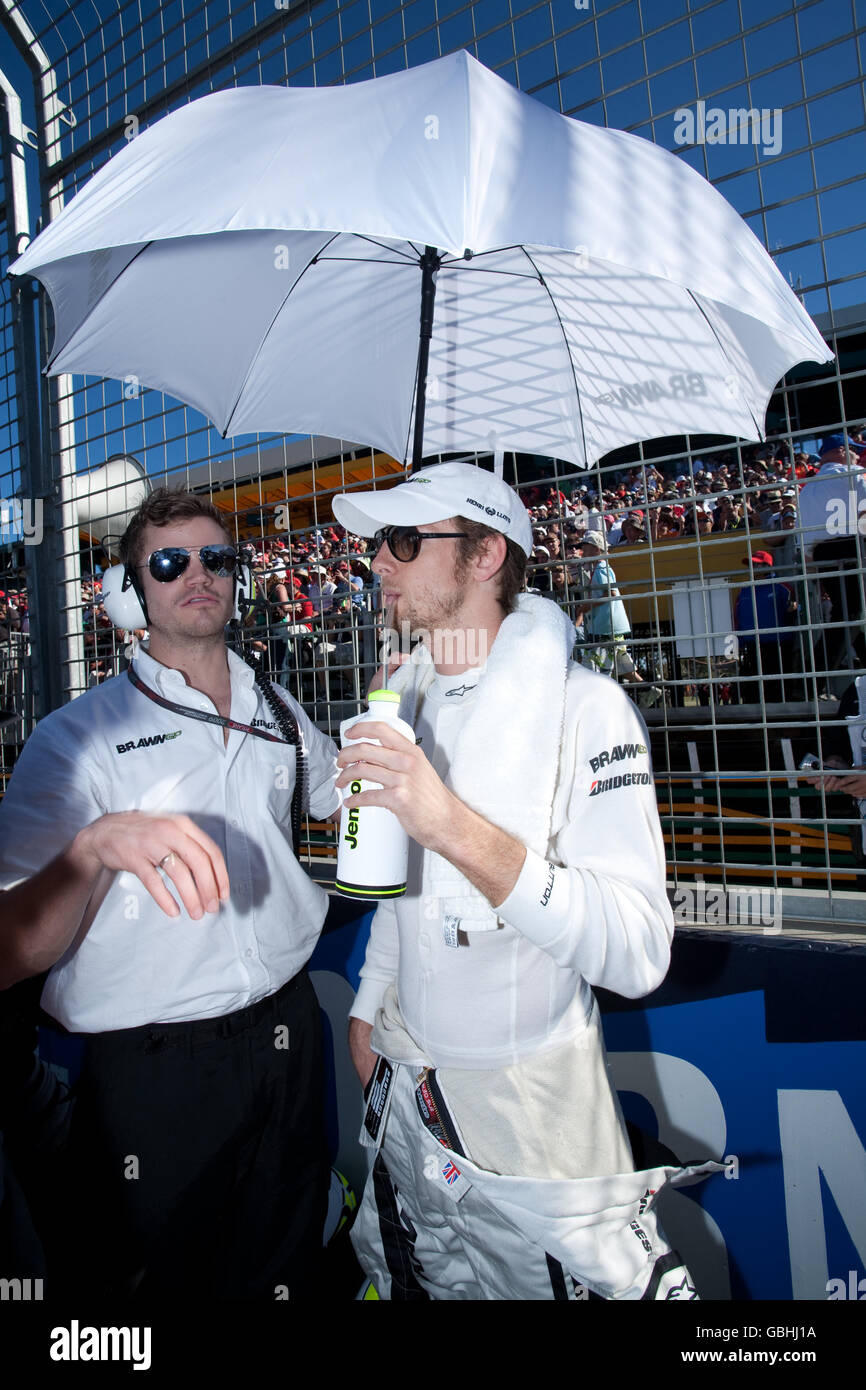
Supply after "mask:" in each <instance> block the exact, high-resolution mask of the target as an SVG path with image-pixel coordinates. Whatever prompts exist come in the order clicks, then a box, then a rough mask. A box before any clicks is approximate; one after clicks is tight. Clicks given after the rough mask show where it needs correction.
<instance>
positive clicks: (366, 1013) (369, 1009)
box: [349, 976, 389, 1023]
mask: <svg viewBox="0 0 866 1390" xmlns="http://www.w3.org/2000/svg"><path fill="white" fill-rule="evenodd" d="M388 984H389V981H388V980H372V979H369V978H364V977H363V976H362V978H361V983H360V985H359V986H358V993H357V994H356V995H355V999H354V1002H353V1004H352V1007H351V1009H350V1010H349V1017H350V1018H360V1019H363V1021H364V1023H375V1021H376V1014H377V1013H378V1011H379V1009H380V1008H381V1007H382V1000H383V999H384V997H385V990H386V989H387V988H388Z"/></svg>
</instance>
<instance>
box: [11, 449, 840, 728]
mask: <svg viewBox="0 0 866 1390" xmlns="http://www.w3.org/2000/svg"><path fill="white" fill-rule="evenodd" d="M840 450H841V453H840ZM864 450H866V443H864V429H863V427H859V428H852V429H850V430H849V431H848V434H847V437H845V436H842V435H841V434H840V435H832V436H828V437H825V438H824V439H823V440H821V441H820V442H818V441H816V448H815V451H813V452H805V451H802V450H801V451H798V452H793V451H792V450H791V447H790V445H789V444H787V443H784V442H782V443H778V444H773V443H767V444H764V445H757V446H755V447H753V448H750V449H738V448H731V449H728V450H722V451H716V452H713V453H712V454H707V455H706V456H705V457H703V458H698V459H691V460H689V459H687V458H684V459H683V460H682V461H681V463H680V464H679V465H678V464H677V461H676V460H673V461H671V460H669V459H666V460H665V462H664V467H663V468H662V467H657V466H655V465H654V464H652V463H640V464H635V465H633V466H630V467H626V468H622V469H619V470H615V471H606V473H605V474H604V475H603V474H602V473H601V471H600V470H595V471H589V472H587V473H585V474H578V475H576V476H574V477H572V478H570V479H569V480H568V481H567V482H563V481H561V480H556V481H554V482H550V481H549V480H548V481H545V480H540V481H538V482H536V483H534V484H533V485H531V486H528V487H525V488H522V489H521V496H522V498H523V501H524V503H525V505H526V506H527V508H528V510H529V512H530V516H531V518H532V523H533V542H534V546H533V551H532V555H531V557H530V560H529V566H528V573H527V584H528V587H529V588H530V589H532V590H533V591H535V592H539V593H543V594H549V595H550V596H551V597H554V598H556V599H558V600H559V601H560V602H561V603H563V604H564V605H565V606H566V607H567V608H568V610H569V612H570V614H571V616H572V618H573V619H574V621H575V623H576V629H577V633H578V648H577V656H578V659H580V660H585V661H586V660H588V661H589V662H590V664H593V665H595V666H596V667H597V668H598V669H600V670H603V671H606V672H607V673H608V674H610V675H614V676H616V677H617V678H618V679H622V680H623V681H624V682H625V683H626V684H628V685H631V684H637V683H640V682H641V675H640V672H639V671H638V669H637V666H636V664H635V662H634V661H633V660H632V658H631V657H630V656H629V655H628V653H627V651H626V650H625V643H626V640H627V639H628V637H629V633H630V629H629V624H628V619H627V616H625V608H626V607H627V601H628V600H627V595H625V596H622V597H621V596H620V594H619V591H618V589H617V587H616V574H615V566H616V554H617V553H618V552H619V553H621V552H622V550H623V549H624V548H625V547H639V546H642V545H643V546H646V545H651V546H663V545H667V544H671V543H674V544H675V543H676V542H677V541H682V540H688V541H692V542H694V541H698V542H700V541H702V540H705V539H712V538H713V537H717V536H721V535H724V534H727V533H734V534H736V533H742V535H743V563H744V564H747V565H748V566H749V572H750V575H757V574H758V573H759V572H760V573H762V574H765V575H766V576H768V577H769V576H772V577H773V578H774V579H775V578H778V579H779V580H780V581H783V580H784V579H785V577H786V576H788V577H789V583H788V586H787V595H788V596H787V598H786V596H785V594H783V593H782V591H781V588H780V589H779V594H778V597H774V598H773V605H775V606H774V607H772V611H771V612H770V620H771V621H772V622H775V623H776V626H777V627H778V629H780V630H781V629H785V628H790V629H791V634H787V633H785V632H781V634H779V633H777V634H776V635H777V637H779V636H780V644H781V647H782V648H783V649H785V648H786V642H787V638H788V636H789V635H793V630H794V629H795V628H796V627H797V626H798V625H800V624H802V622H803V621H804V608H805V607H806V606H807V605H805V604H804V602H803V595H802V594H798V592H797V586H796V585H795V584H794V583H793V582H791V581H790V577H791V576H794V575H795V574H796V572H797V569H798V566H800V570H801V572H802V566H801V551H802V548H803V547H802V527H801V517H800V498H801V495H802V489H803V488H804V487H805V486H808V484H809V481H810V480H811V479H813V478H815V476H816V475H817V474H818V472H819V470H820V469H821V468H822V465H823V463H824V460H825V458H831V457H832V458H833V459H835V458H837V457H841V458H844V457H845V455H846V453H847V454H848V457H849V458H850V460H851V465H852V466H853V464H854V462H855V461H856V462H857V464H858V465H859V459H860V455H861V452H862V451H864ZM849 451H850V452H849ZM753 536H759V537H760V539H759V540H758V541H756V543H755V544H754V545H753V543H752V537H753ZM245 544H246V546H247V551H248V554H249V555H250V556H251V559H252V571H253V576H254V579H255V595H254V598H253V600H252V604H251V607H250V608H249V610H248V612H247V615H246V618H245V620H244V637H245V645H246V646H247V648H248V650H249V651H250V652H251V653H252V654H253V659H254V660H257V661H260V662H262V663H263V664H264V665H265V666H266V668H267V669H268V670H269V672H270V674H271V675H272V676H273V677H274V678H276V679H283V680H284V682H285V683H288V675H289V673H290V671H292V670H294V671H295V672H297V670H298V668H299V666H300V665H303V664H305V663H308V664H310V665H311V666H312V667H316V666H317V665H318V666H324V667H329V666H331V667H334V668H335V669H338V668H342V669H343V670H348V669H349V668H350V667H351V666H352V665H353V664H357V663H358V660H359V646H358V632H359V630H360V629H364V628H365V627H370V626H372V624H373V622H374V621H375V617H376V614H377V612H378V607H379V603H378V578H377V576H376V575H375V574H373V572H372V570H371V565H370V556H369V554H368V543H367V542H366V541H365V540H363V539H361V538H359V537H355V536H351V535H347V534H346V533H345V532H344V531H343V529H342V528H341V527H339V526H337V525H335V524H332V523H328V522H322V523H321V524H320V525H318V526H316V527H314V528H313V529H312V530H310V531H307V532H305V533H303V534H295V535H289V534H285V535H278V536H270V537H258V538H253V539H252V540H250V539H247V540H246V542H245ZM96 557H98V558H96ZM100 560H101V561H102V562H103V563H104V564H108V563H110V562H111V561H110V559H109V557H107V556H105V555H102V554H100V553H99V552H92V551H90V550H82V581H81V602H82V609H83V630H84V648H85V657H86V662H87V680H88V683H89V684H95V683H98V682H100V681H101V680H104V679H105V678H106V677H107V676H109V675H112V674H114V673H115V672H116V671H117V670H118V669H120V667H121V666H122V665H123V664H124V660H123V658H124V654H125V655H126V656H127V657H128V656H129V654H130V652H131V650H132V645H131V644H132V642H133V639H134V638H136V637H139V638H140V637H141V636H142V633H140V632H139V633H130V632H122V631H119V630H116V629H115V628H114V626H113V624H112V623H111V620H110V619H109V618H108V615H107V614H106V612H105V609H104V606H103V604H102V601H101V576H102V572H103V563H99V561H100ZM88 566H89V567H88ZM2 583H3V584H4V585H5V587H3V588H0V646H3V645H5V646H6V647H7V648H8V646H9V644H10V642H13V641H16V640H17V641H18V642H19V644H20V642H22V641H24V640H26V637H27V634H28V632H29V604H28V595H27V590H26V585H25V582H24V576H23V572H22V573H21V574H19V575H18V576H17V577H16V576H13V577H12V578H11V579H10V578H9V577H7V578H6V579H5V580H4V581H2ZM828 587H830V586H828ZM602 589H603V590H604V592H602ZM764 597H768V596H767V595H765V596H764ZM768 601H769V599H768ZM818 601H819V603H822V604H823V608H822V609H821V611H820V613H819V617H821V616H823V617H824V618H825V619H826V618H828V617H829V616H830V595H829V594H827V593H825V592H824V590H823V588H822V587H820V586H819V589H818ZM765 607H766V605H765ZM751 611H752V619H751V621H752V632H751V634H749V633H746V634H745V641H744V645H743V648H742V649H741V651H740V661H741V666H742V667H743V669H742V670H741V673H740V674H741V675H742V676H743V677H744V678H745V677H749V676H751V677H753V676H755V675H756V674H761V670H760V669H759V670H758V671H757V672H756V670H755V669H754V668H755V665H756V662H755V657H754V654H755V652H756V651H757V650H758V648H759V647H762V646H763V648H764V651H763V655H764V661H763V662H760V661H759V662H757V666H758V668H762V667H765V668H767V670H766V675H768V676H770V677H773V676H775V675H776V674H778V673H779V672H778V671H777V670H776V669H775V667H776V666H777V665H778V667H779V669H780V670H782V671H784V670H786V669H787V670H789V671H790V669H791V668H792V666H794V665H796V666H800V665H802V659H803V644H802V642H800V644H799V648H798V650H799V657H798V659H797V660H796V661H795V660H794V659H793V655H792V654H793V652H794V646H793V645H791V646H790V651H789V653H788V656H787V659H786V652H785V650H782V652H781V654H780V656H779V661H778V663H777V662H776V661H775V658H774V654H773V650H771V649H770V648H768V647H767V645H766V644H765V643H762V642H761V640H760V639H761V636H762V634H761V632H760V630H759V629H760V626H761V622H762V621H763V623H764V626H766V625H767V621H768V619H767V617H766V614H765V616H764V617H763V619H762V618H761V617H760V615H759V613H758V603H757V601H755V603H754V605H753V608H752V610H751ZM619 615H622V616H619ZM774 615H775V617H774ZM747 616H748V615H747ZM617 628H619V630H617ZM16 634H20V636H18V637H17V638H16V636H15V635H16ZM750 636H751V641H750ZM755 638H757V639H758V640H757V641H756V640H755ZM771 646H772V644H771ZM646 678H647V673H646V672H645V679H646ZM648 678H649V682H650V683H651V682H652V680H653V679H658V678H659V673H658V672H656V673H655V674H653V672H652V671H649V673H648ZM744 689H746V690H747V693H749V694H750V697H754V698H757V697H758V696H757V691H756V688H755V687H745V686H744ZM331 693H333V692H332V687H331V685H330V684H329V682H328V679H327V678H325V677H323V676H322V675H321V674H318V675H317V685H316V689H315V694H316V696H318V695H319V694H323V695H325V696H327V695H329V694H331ZM694 693H695V695H696V696H697V695H698V694H699V692H698V691H697V690H696V691H695V692H694ZM772 693H774V694H777V693H778V692H776V691H775V690H774V691H773V692H772ZM765 694H766V692H765ZM720 698H722V699H726V698H732V697H731V696H730V693H729V692H727V693H726V691H725V688H724V687H723V688H722V690H721V691H720ZM741 698H743V697H742V696H741ZM643 702H644V703H647V702H648V701H647V700H644V701H643Z"/></svg>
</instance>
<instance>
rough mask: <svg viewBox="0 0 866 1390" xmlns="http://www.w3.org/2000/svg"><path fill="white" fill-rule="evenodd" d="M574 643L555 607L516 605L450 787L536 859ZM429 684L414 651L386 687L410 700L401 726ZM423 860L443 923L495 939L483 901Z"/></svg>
mask: <svg viewBox="0 0 866 1390" xmlns="http://www.w3.org/2000/svg"><path fill="white" fill-rule="evenodd" d="M574 641H575V633H574V627H573V624H572V623H571V621H570V619H569V618H568V617H567V615H566V614H565V613H564V612H563V611H562V609H561V608H559V607H558V606H557V605H556V604H555V603H553V602H552V601H551V600H550V599H546V598H541V597H539V596H538V595H535V594H521V595H520V596H519V598H518V600H517V609H516V611H515V612H513V613H510V614H509V615H508V617H507V618H505V620H504V621H503V623H502V626H501V627H500V629H499V632H498V633H497V635H496V639H495V641H494V643H493V646H492V647H491V649H490V654H489V656H488V658H487V665H486V667H485V669H484V672H483V674H482V676H481V678H480V680H479V682H478V689H477V691H476V693H475V695H474V697H473V699H472V703H471V705H470V707H469V710H468V713H467V716H466V721H465V723H464V725H463V727H462V729H461V730H460V733H459V735H458V738H457V744H456V747H455V750H454V756H453V758H452V761H451V768H450V771H449V774H448V776H447V778H446V785H447V786H448V787H449V788H450V789H451V791H453V792H454V794H455V796H459V797H460V800H461V801H465V803H466V805H467V806H469V807H471V809H472V810H473V811H477V812H478V814H479V815H480V816H483V817H484V818H485V820H488V821H490V822H491V823H492V824H493V825H496V826H499V828H500V829H501V830H505V831H507V832H508V833H509V834H510V835H513V836H514V838H515V839H517V840H519V841H520V842H521V844H524V845H526V846H528V848H529V849H532V850H534V851H535V852H536V853H538V854H542V855H546V854H547V848H548V843H549V840H550V831H551V814H552V809H553V798H554V793H555V791H556V782H557V776H558V773H559V759H560V749H561V746H562V736H563V722H564V717H565V684H566V676H567V673H568V664H569V661H570V659H571V653H572V650H573V647H574ZM433 676H434V667H433V662H432V658H431V656H430V654H429V652H428V651H427V650H426V648H425V647H423V646H419V647H416V648H415V650H414V651H413V653H412V656H411V658H410V659H409V661H407V662H406V663H404V665H403V666H400V667H398V669H397V670H396V671H395V672H394V674H393V676H392V678H391V686H392V688H393V689H394V690H397V691H400V692H401V694H403V693H404V692H405V695H406V696H408V699H409V704H410V709H409V710H407V711H406V713H405V714H404V718H407V719H408V720H409V721H410V722H411V723H414V721H415V718H416V717H417V712H418V708H419V706H420V701H421V699H422V698H423V695H424V692H425V690H426V689H427V687H428V686H429V685H430V683H431V681H432V680H433ZM413 695H414V699H413ZM404 709H405V702H404ZM428 854H429V866H428V867H429V874H430V886H431V891H432V893H433V895H434V896H435V897H437V898H439V899H440V903H441V908H442V912H443V915H444V916H445V917H446V918H449V917H450V918H452V919H455V921H456V922H457V925H459V926H460V927H461V928H462V929H463V930H465V931H492V930H495V929H496V927H497V926H498V925H499V919H498V918H497V916H496V913H495V912H494V910H493V908H492V907H491V905H490V903H489V902H488V901H487V899H486V898H485V897H484V896H483V894H482V893H480V892H479V891H478V889H477V888H475V887H474V886H473V885H472V884H471V883H470V882H469V880H468V879H467V878H465V877H464V876H463V874H461V873H459V872H458V870H457V869H456V868H455V867H454V865H453V864H451V863H450V862H449V861H448V860H447V859H444V858H443V857H442V856H441V855H439V854H435V853H433V852H432V851H428ZM457 919H459V921H458V920H457Z"/></svg>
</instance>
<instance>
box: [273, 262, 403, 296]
mask: <svg viewBox="0 0 866 1390" xmlns="http://www.w3.org/2000/svg"><path fill="white" fill-rule="evenodd" d="M316 259H317V260H319V261H329V262H331V263H332V264H335V263H336V262H337V261H349V262H351V264H352V265H401V266H408V268H409V269H410V270H412V269H413V268H415V262H414V261H410V260H406V261H371V260H369V259H368V258H367V257H366V256H317V257H316ZM299 278H300V277H299ZM292 288H294V286H293V287H292Z"/></svg>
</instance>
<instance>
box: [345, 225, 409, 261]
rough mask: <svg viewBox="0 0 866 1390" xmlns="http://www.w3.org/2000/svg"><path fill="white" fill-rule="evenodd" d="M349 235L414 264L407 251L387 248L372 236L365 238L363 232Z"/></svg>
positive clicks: (391, 247)
mask: <svg viewBox="0 0 866 1390" xmlns="http://www.w3.org/2000/svg"><path fill="white" fill-rule="evenodd" d="M351 235H352V236H353V237H355V238H356V239H357V240H358V241H369V243H370V245H371V246H378V247H380V248H381V249H382V250H383V251H396V252H397V255H398V256H399V255H403V256H405V258H406V260H407V261H408V262H409V264H410V265H414V264H415V262H414V261H413V260H412V257H411V256H410V255H409V253H408V251H402V252H401V251H400V250H399V248H398V247H395V246H393V245H391V246H389V245H388V243H387V242H386V241H377V240H376V238H375V237H374V236H366V235H365V233H364V232H352V234H351ZM409 245H410V246H411V245H412V243H411V241H410V242H409ZM328 259H329V260H330V259H331V258H330V257H329V258H328Z"/></svg>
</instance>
